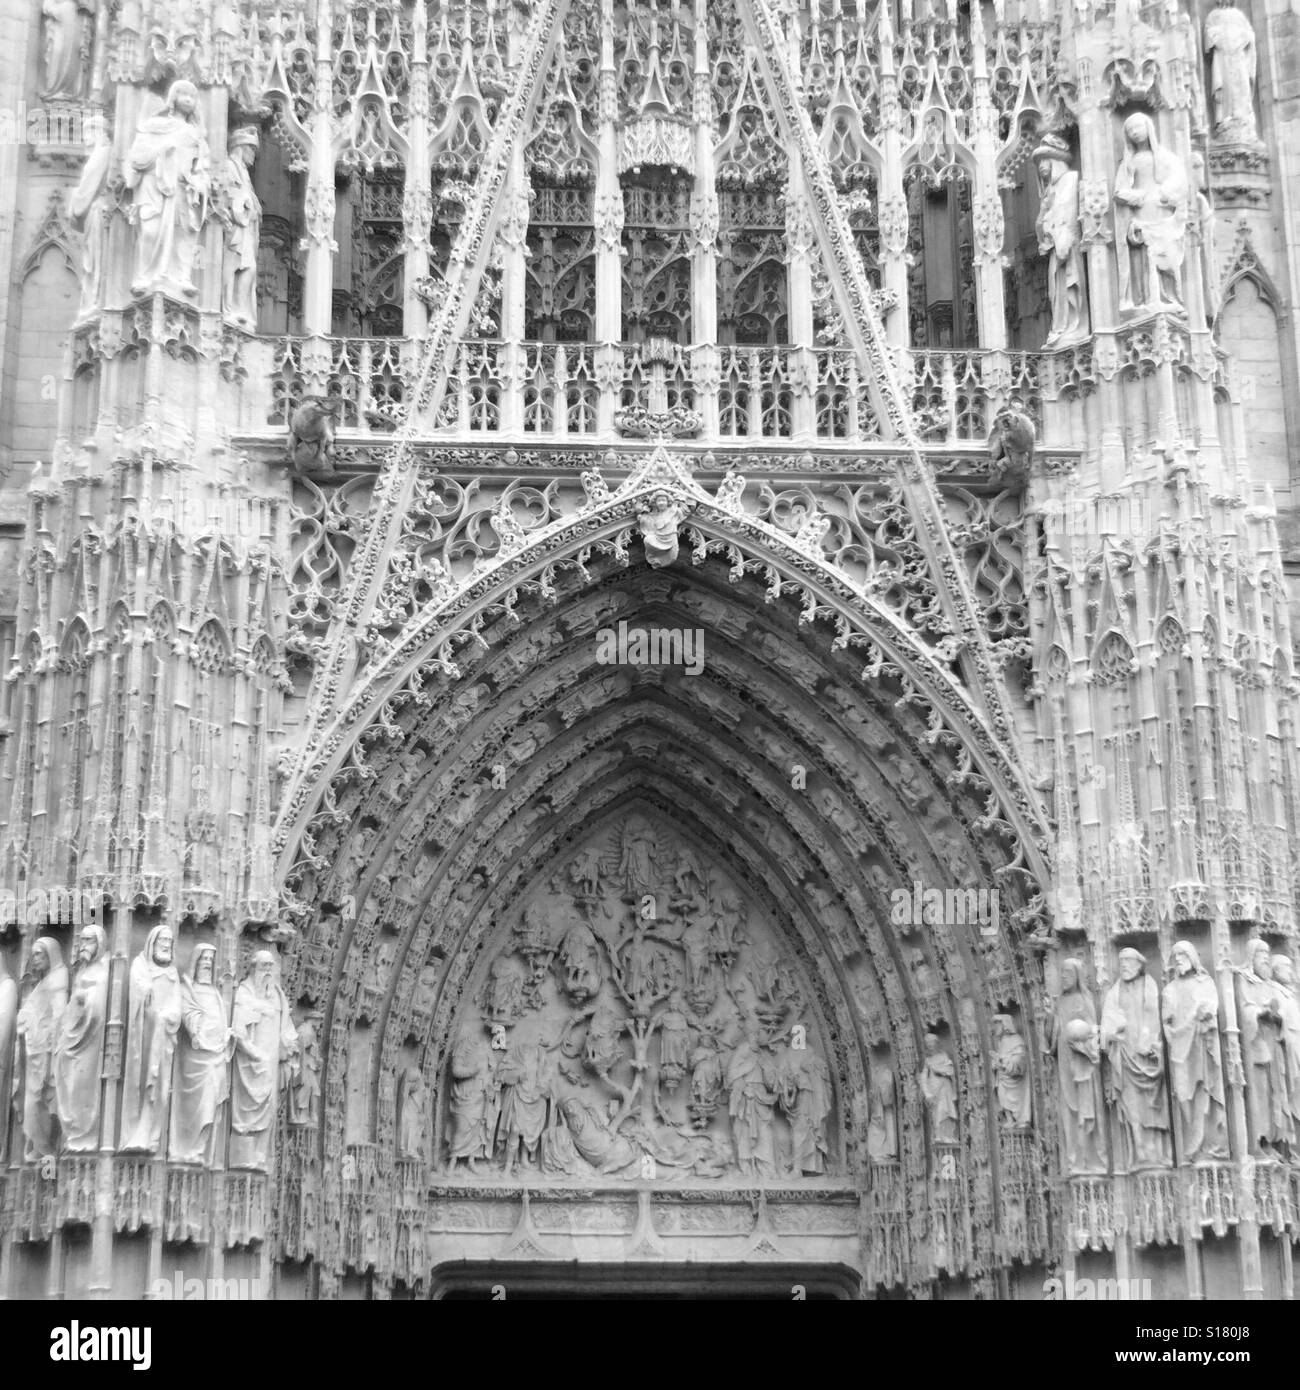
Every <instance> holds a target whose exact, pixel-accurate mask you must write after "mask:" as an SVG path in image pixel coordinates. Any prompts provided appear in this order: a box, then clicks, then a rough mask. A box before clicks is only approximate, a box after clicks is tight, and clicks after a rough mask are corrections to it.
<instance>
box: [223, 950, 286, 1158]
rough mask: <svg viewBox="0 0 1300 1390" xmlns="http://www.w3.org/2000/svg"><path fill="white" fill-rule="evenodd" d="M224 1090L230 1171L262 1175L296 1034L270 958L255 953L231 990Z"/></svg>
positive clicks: (265, 952) (269, 954)
mask: <svg viewBox="0 0 1300 1390" xmlns="http://www.w3.org/2000/svg"><path fill="white" fill-rule="evenodd" d="M231 1028H232V1031H233V1033H234V1045H235V1052H234V1063H235V1064H234V1068H233V1072H232V1076H231V1086H230V1167H231V1168H252V1169H257V1170H259V1171H265V1169H266V1166H267V1162H268V1160H269V1158H270V1152H271V1130H272V1125H273V1122H274V1120H275V1107H276V1101H277V1099H278V1097H279V1093H280V1087H281V1085H282V1084H283V1083H284V1082H285V1081H286V1080H287V1079H288V1078H289V1075H290V1072H291V1070H292V1071H294V1072H296V1063H297V1055H298V1030H297V1029H296V1028H295V1027H294V1026H293V1015H292V1014H291V1013H290V1011H289V1001H288V999H286V998H285V994H284V990H282V989H281V988H280V986H279V984H278V982H277V981H276V978H275V957H274V956H273V955H272V954H271V952H270V951H257V952H255V953H254V955H253V959H252V961H251V963H250V965H249V971H248V975H247V976H246V977H245V979H244V980H243V982H242V983H241V984H240V986H239V988H238V989H237V990H236V991H235V1008H234V1016H233V1018H232V1020H231Z"/></svg>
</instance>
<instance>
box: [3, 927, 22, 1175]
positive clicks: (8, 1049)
mask: <svg viewBox="0 0 1300 1390" xmlns="http://www.w3.org/2000/svg"><path fill="white" fill-rule="evenodd" d="M17 1022H18V985H17V983H16V982H15V980H14V977H13V976H12V975H11V974H10V973H9V965H8V962H7V961H6V960H5V956H4V952H3V951H0V1164H4V1163H7V1162H8V1161H9V1129H10V1117H11V1108H12V1105H13V1098H14V1093H15V1092H16V1090H17V1081H16V1079H15V1077H14V1033H15V1028H16V1026H17Z"/></svg>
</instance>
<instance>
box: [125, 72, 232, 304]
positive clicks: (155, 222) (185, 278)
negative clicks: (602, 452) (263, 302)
mask: <svg viewBox="0 0 1300 1390" xmlns="http://www.w3.org/2000/svg"><path fill="white" fill-rule="evenodd" d="M198 107H199V93H198V88H196V87H195V85H194V84H193V83H192V82H187V81H185V80H183V79H182V80H181V81H179V82H173V83H172V85H171V88H170V89H169V91H168V93H167V98H166V101H165V102H164V104H163V109H162V110H161V111H160V112H159V113H158V114H157V115H156V116H147V117H145V119H144V120H143V121H141V122H140V127H139V129H138V130H137V131H136V136H135V139H134V140H133V141H132V142H131V148H130V150H129V151H128V152H127V156H126V165H125V178H126V186H127V187H128V188H129V189H132V190H133V191H134V195H135V197H134V203H133V217H134V220H135V222H136V224H137V228H138V230H137V239H136V248H135V271H134V276H133V279H132V282H131V293H132V294H153V293H155V292H161V293H163V294H171V295H174V296H178V297H181V298H185V299H193V298H194V297H195V295H197V293H198V287H197V286H196V285H195V283H194V265H195V259H196V257H197V256H198V254H199V230H200V228H201V227H202V226H203V222H204V219H205V217H206V216H207V208H208V195H209V192H210V185H211V173H210V160H209V157H208V141H207V136H206V134H205V133H204V130H203V124H202V122H201V120H200V119H199V111H198Z"/></svg>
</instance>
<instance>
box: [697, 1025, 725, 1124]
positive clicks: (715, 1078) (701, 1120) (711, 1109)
mask: <svg viewBox="0 0 1300 1390" xmlns="http://www.w3.org/2000/svg"><path fill="white" fill-rule="evenodd" d="M722 1082H723V1065H722V1053H721V1051H720V1050H719V1046H718V1039H717V1037H716V1035H715V1034H714V1033H712V1032H711V1031H709V1030H708V1029H704V1030H703V1031H701V1033H700V1036H699V1040H698V1041H697V1042H696V1044H695V1050H694V1051H693V1052H692V1053H691V1102H690V1107H689V1108H690V1112H691V1122H692V1123H693V1124H694V1126H695V1128H696V1129H703V1128H704V1127H705V1126H706V1125H707V1124H708V1123H709V1121H710V1120H711V1119H712V1118H713V1116H714V1114H715V1113H716V1112H717V1109H718V1103H719V1101H720V1100H721V1097H722Z"/></svg>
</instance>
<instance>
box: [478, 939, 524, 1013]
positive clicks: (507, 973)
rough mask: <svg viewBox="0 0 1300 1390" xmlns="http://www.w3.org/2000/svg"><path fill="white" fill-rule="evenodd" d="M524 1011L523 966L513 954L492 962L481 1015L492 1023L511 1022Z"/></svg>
mask: <svg viewBox="0 0 1300 1390" xmlns="http://www.w3.org/2000/svg"><path fill="white" fill-rule="evenodd" d="M523 1011H524V968H523V966H522V965H520V964H519V962H518V961H517V960H515V958H514V957H513V956H508V955H500V956H498V957H497V958H496V960H494V961H493V962H492V969H491V971H490V972H489V975H488V983H487V988H486V990H485V991H484V999H483V1016H484V1017H485V1018H486V1019H488V1020H489V1021H490V1022H492V1023H513V1022H514V1021H515V1020H516V1019H517V1018H519V1017H520V1015H521V1014H522V1013H523Z"/></svg>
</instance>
